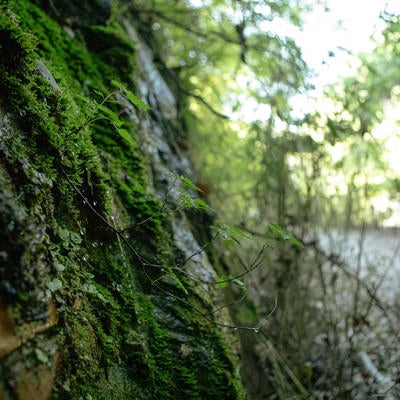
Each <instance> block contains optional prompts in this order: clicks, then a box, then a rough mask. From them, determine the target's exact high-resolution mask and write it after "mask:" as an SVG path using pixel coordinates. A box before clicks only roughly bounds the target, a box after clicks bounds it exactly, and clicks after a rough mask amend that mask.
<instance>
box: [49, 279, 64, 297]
mask: <svg viewBox="0 0 400 400" xmlns="http://www.w3.org/2000/svg"><path fill="white" fill-rule="evenodd" d="M62 286H63V285H62V282H61V281H60V280H59V279H58V278H55V279H53V280H52V281H50V282H49V283H48V284H47V287H48V289H49V290H50V292H52V293H54V292H57V291H58V290H60V289H61V288H62Z"/></svg>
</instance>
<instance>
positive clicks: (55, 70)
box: [0, 0, 242, 400]
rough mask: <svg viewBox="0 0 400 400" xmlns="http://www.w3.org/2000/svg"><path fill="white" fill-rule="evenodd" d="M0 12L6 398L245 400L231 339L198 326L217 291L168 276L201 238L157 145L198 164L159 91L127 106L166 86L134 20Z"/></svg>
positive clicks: (101, 6) (1, 332)
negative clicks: (156, 76) (145, 53)
mask: <svg viewBox="0 0 400 400" xmlns="http://www.w3.org/2000/svg"><path fill="white" fill-rule="evenodd" d="M58 3H59V4H61V5H57V4H58ZM1 4H2V5H1V6H0V93H1V96H0V187H1V194H0V398H1V399H5V400H7V399H18V400H28V399H33V400H39V399H40V400H41V399H47V398H52V399H85V400H90V399H163V400H165V399H174V400H176V399H185V400H187V399H199V400H200V399H238V398H242V394H241V389H240V383H239V382H238V378H237V371H236V370H237V366H236V361H235V357H234V351H233V349H234V344H232V343H234V338H233V337H232V336H229V333H227V332H225V331H223V330H221V329H219V328H218V327H217V326H216V325H215V324H213V323H212V322H211V321H210V318H211V317H210V318H204V317H203V316H202V314H203V315H206V314H207V313H208V312H210V311H211V310H212V308H213V301H214V300H213V299H215V296H214V295H213V292H212V290H211V289H210V288H206V290H205V292H206V296H203V295H202V293H203V292H204V290H203V291H202V290H201V289H204V288H203V286H204V284H199V283H198V282H196V281H194V280H193V279H188V278H187V276H186V275H185V274H182V275H180V274H179V269H178V272H171V271H176V269H174V270H172V269H171V267H174V266H179V265H180V266H182V270H183V269H184V268H185V267H189V265H188V264H189V263H185V265H183V264H182V259H185V257H186V258H187V254H190V252H191V251H193V249H191V248H190V246H192V247H193V246H194V245H193V243H195V242H194V239H193V235H192V236H191V232H190V226H189V224H188V221H187V219H186V217H185V215H184V214H183V213H182V211H178V212H175V213H166V212H165V209H166V202H167V201H166V200H168V201H171V202H173V201H174V200H173V199H171V200H169V199H167V197H165V198H164V200H165V201H164V200H163V198H162V193H163V192H164V196H166V195H167V193H170V191H171V188H169V187H168V185H169V183H168V182H169V181H168V179H164V180H163V178H162V176H161V172H160V170H161V169H160V165H155V160H156V159H155V158H154V157H155V155H159V154H161V153H160V147H159V148H158V150H157V149H156V150H154V148H152V147H151V146H150V144H149V143H146V140H148V137H149V135H150V134H151V133H154V132H155V131H156V130H157V129H161V128H160V126H162V127H163V129H161V131H160V132H161V133H159V136H158V138H159V140H160V142H161V144H160V146H165V147H166V148H167V150H166V151H165V152H164V156H165V157H164V158H165V159H167V158H168V159H169V160H170V161H171V160H172V161H171V162H172V164H173V163H174V162H176V160H178V159H179V160H181V161H180V164H179V162H178V164H179V165H186V166H187V168H190V165H189V164H188V163H187V161H186V159H185V158H184V155H183V154H182V151H181V150H180V149H179V148H178V147H179V146H177V145H176V144H174V143H173V138H174V132H175V131H176V130H177V129H181V128H180V127H181V126H182V125H181V124H180V123H179V121H178V120H177V119H176V117H174V116H171V114H168V116H167V115H166V111H165V110H163V109H162V106H163V99H154V96H156V95H157V91H153V92H152V95H153V98H150V97H151V96H150V95H149V98H148V99H144V100H148V101H149V102H150V105H151V106H152V109H151V110H149V111H147V110H145V109H143V108H141V107H140V104H139V108H138V107H135V106H134V105H133V104H131V103H130V102H129V96H124V93H125V94H126V93H127V92H126V91H125V89H124V88H125V87H127V88H129V89H130V90H131V91H133V92H137V93H139V94H142V93H146V90H145V89H143V85H144V86H146V85H147V86H149V87H150V88H151V86H152V84H154V82H153V83H152V82H146V81H143V79H146V76H145V75H143V71H144V70H146V65H143V62H144V59H143V58H142V59H141V62H142V65H139V63H138V58H137V55H138V49H137V46H139V44H138V41H137V40H136V42H135V40H133V39H132V35H133V33H132V32H129V29H133V28H132V26H134V25H135V16H134V15H125V16H124V18H125V20H124V21H123V22H122V21H120V20H119V19H118V17H117V16H116V14H115V12H114V11H113V7H116V5H115V4H111V2H108V1H82V2H73V1H63V2H55V1H44V0H43V1H40V0H36V1H31V2H29V1H27V0H15V1H12V0H10V1H6V2H4V1H3V2H1ZM127 27H128V28H129V27H130V28H129V29H127ZM140 76H141V79H142V81H141V82H142V83H141V84H142V88H141V91H139V88H138V87H137V82H138V79H139V77H140ZM147 79H149V78H148V77H147ZM112 81H114V83H112ZM116 82H120V83H121V84H119V83H118V84H116ZM119 85H120V86H122V87H123V88H122V89H120V88H118V86H119ZM150 92H151V90H150V89H149V90H148V93H150ZM129 93H130V92H129ZM150 94H151V93H150ZM176 115H177V114H176ZM164 117H165V118H164ZM157 132H158V131H157ZM181 136H182V135H181ZM146 138H147V139H146ZM171 138H172V139H171ZM163 141H165V142H163ZM153 147H154V146H153ZM168 149H169V150H168ZM149 153H152V154H150V155H149ZM167 153H168V157H166V154H167ZM161 158H163V157H161ZM182 160H185V162H183V161H182ZM161 161H162V160H161ZM164 164H165V165H164V167H163V168H166V167H167V166H168V165H167V164H166V161H165V160H164ZM177 172H179V173H182V172H185V171H177ZM186 172H188V171H186ZM189 173H190V171H189ZM157 195H158V196H159V197H157ZM160 196H161V198H160ZM205 236H207V234H205ZM188 238H189V239H188ZM189 242H190V243H189ZM185 243H186V244H185ZM187 243H189V244H190V245H187ZM185 246H186V248H184V247H185ZM191 261H196V262H197V263H200V264H201V265H200V266H199V265H197V266H196V268H197V272H199V273H201V272H202V273H206V274H211V275H212V273H213V271H212V269H210V266H209V265H208V264H207V260H206V257H205V256H204V255H202V256H201V257H200V258H199V259H198V260H191ZM180 263H181V264H180ZM194 264H195V262H193V265H194ZM178 275H179V276H178ZM203 275H204V274H203ZM196 310H198V311H200V313H199V312H197V311H196ZM225 317H226V315H225Z"/></svg>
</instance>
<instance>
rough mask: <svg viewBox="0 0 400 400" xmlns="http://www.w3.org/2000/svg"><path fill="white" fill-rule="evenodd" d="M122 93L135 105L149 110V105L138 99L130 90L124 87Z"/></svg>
mask: <svg viewBox="0 0 400 400" xmlns="http://www.w3.org/2000/svg"><path fill="white" fill-rule="evenodd" d="M124 95H125V96H126V97H127V99H128V100H129V101H130V102H131V103H132V104H133V105H135V106H136V107H138V108H141V109H143V110H150V109H151V107H150V106H148V105H147V104H146V103H145V102H143V101H142V100H140V99H139V97H137V96H136V95H135V94H134V93H132V92H131V91H130V90H128V89H125V91H124Z"/></svg>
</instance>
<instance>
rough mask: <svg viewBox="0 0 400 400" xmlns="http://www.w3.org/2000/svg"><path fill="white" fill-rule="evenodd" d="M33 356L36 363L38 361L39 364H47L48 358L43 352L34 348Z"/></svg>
mask: <svg viewBox="0 0 400 400" xmlns="http://www.w3.org/2000/svg"><path fill="white" fill-rule="evenodd" d="M35 355H36V358H37V359H38V361H40V362H41V363H43V364H47V363H48V362H49V357H48V355H47V354H46V353H45V352H44V351H43V350H41V349H39V348H35Z"/></svg>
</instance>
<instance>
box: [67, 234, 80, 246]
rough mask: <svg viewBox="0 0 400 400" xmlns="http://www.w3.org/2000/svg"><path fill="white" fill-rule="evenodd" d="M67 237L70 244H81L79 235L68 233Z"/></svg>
mask: <svg viewBox="0 0 400 400" xmlns="http://www.w3.org/2000/svg"><path fill="white" fill-rule="evenodd" d="M69 236H70V238H71V242H72V243H75V244H81V243H82V238H81V236H80V235H79V233H76V232H70V234H69Z"/></svg>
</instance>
